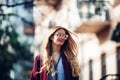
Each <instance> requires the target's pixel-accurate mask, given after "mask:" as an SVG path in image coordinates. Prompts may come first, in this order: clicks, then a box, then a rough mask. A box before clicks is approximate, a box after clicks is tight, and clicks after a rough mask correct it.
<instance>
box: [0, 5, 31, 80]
mask: <svg viewBox="0 0 120 80" xmlns="http://www.w3.org/2000/svg"><path fill="white" fill-rule="evenodd" d="M23 4H24V3H23ZM0 6H2V5H0ZM3 6H4V5H3ZM0 10H1V12H0V80H12V78H11V76H10V71H11V70H13V65H14V64H15V63H17V62H18V61H20V60H21V61H28V62H32V58H33V55H32V54H31V52H30V49H29V48H30V47H29V46H30V45H29V44H26V43H20V42H19V41H18V37H19V35H18V33H17V32H16V29H15V28H17V26H16V25H15V24H12V23H11V22H10V20H9V18H10V16H11V14H4V13H3V10H2V8H0Z"/></svg>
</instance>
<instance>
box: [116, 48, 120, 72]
mask: <svg viewBox="0 0 120 80" xmlns="http://www.w3.org/2000/svg"><path fill="white" fill-rule="evenodd" d="M117 73H118V74H120V47H118V48H117Z"/></svg>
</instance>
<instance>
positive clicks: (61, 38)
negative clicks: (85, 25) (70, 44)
mask: <svg viewBox="0 0 120 80" xmlns="http://www.w3.org/2000/svg"><path fill="white" fill-rule="evenodd" d="M67 38H68V35H66V33H65V30H64V29H59V30H57V31H56V32H55V33H54V35H53V37H52V43H53V45H54V44H55V45H59V46H62V45H63V44H64V42H65V40H66V39H67Z"/></svg>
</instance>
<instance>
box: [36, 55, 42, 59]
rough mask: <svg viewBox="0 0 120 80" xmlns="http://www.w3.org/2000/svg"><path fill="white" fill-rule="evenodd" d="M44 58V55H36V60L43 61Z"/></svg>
mask: <svg viewBox="0 0 120 80" xmlns="http://www.w3.org/2000/svg"><path fill="white" fill-rule="evenodd" d="M42 58H43V55H42V54H38V55H36V57H35V60H42Z"/></svg>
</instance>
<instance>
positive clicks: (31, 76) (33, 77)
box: [30, 55, 41, 80]
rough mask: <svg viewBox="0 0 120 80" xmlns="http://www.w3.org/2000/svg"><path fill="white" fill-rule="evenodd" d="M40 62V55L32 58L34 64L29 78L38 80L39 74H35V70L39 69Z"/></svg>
mask: <svg viewBox="0 0 120 80" xmlns="http://www.w3.org/2000/svg"><path fill="white" fill-rule="evenodd" d="M40 62H41V57H40V55H38V56H36V57H35V59H34V65H33V68H32V71H31V74H30V80H40V79H39V78H40V74H37V72H39V71H40Z"/></svg>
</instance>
